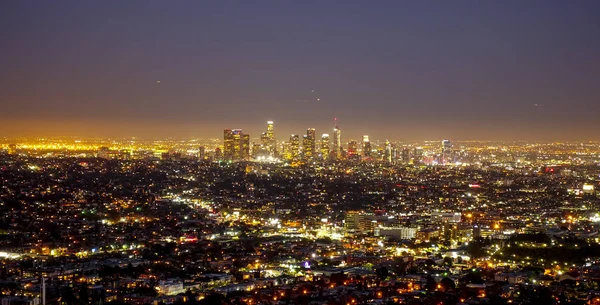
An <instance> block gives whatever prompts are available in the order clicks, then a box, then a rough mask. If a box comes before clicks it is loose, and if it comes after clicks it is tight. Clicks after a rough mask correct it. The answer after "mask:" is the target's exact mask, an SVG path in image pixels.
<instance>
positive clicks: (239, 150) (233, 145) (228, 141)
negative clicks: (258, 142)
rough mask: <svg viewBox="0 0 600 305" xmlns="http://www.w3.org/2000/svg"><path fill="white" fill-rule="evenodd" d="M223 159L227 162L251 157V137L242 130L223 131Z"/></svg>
mask: <svg viewBox="0 0 600 305" xmlns="http://www.w3.org/2000/svg"><path fill="white" fill-rule="evenodd" d="M223 157H224V158H225V160H231V161H239V160H247V159H248V158H249V157H250V135H247V134H244V133H243V132H242V130H241V129H225V130H224V131H223Z"/></svg>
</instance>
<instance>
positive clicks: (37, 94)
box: [0, 0, 600, 141]
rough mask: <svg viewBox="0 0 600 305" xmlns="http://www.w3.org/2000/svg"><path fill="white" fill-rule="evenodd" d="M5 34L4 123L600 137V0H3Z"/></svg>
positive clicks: (1, 35) (187, 133)
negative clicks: (271, 122) (271, 124)
mask: <svg viewBox="0 0 600 305" xmlns="http://www.w3.org/2000/svg"><path fill="white" fill-rule="evenodd" d="M0 41H1V45H0V55H1V56H0V106H1V110H0V115H1V121H2V122H1V124H0V136H38V135H39V136H52V135H56V136H58V135H75V136H137V137H147V138H150V137H153V138H156V137H168V136H171V137H221V136H222V130H223V129H224V128H243V129H244V130H245V131H247V132H249V133H251V135H252V137H253V138H255V137H258V136H259V133H260V132H261V131H263V129H265V128H266V121H267V120H274V121H275V124H276V135H277V137H278V139H280V140H284V139H285V138H287V137H288V135H289V134H290V133H300V134H302V133H304V132H305V130H306V128H307V127H314V128H316V129H317V134H321V133H332V128H333V118H334V117H337V118H338V120H339V125H340V128H341V129H342V130H343V138H344V141H346V140H349V139H350V138H354V139H360V138H359V135H361V134H369V135H371V138H373V139H386V138H389V139H390V140H400V141H405V140H406V141H408V140H427V139H432V140H433V139H442V138H450V139H453V140H469V139H480V140H512V139H514V140H544V141H549V140H599V139H600V1H596V0H594V1H591V0H590V1H583V0H582V1H579V0H572V1H571V0H564V1H548V0H544V1H532V0H527V1H516V0H515V1H512V0H508V1H447V0H444V1H414V2H409V1H349V0H344V1H306V0H302V1H260V0H259V1H130V0H128V1H116V0H115V1H112V0H108V1H83V0H77V1H59V0H57V1H27V0H19V1H1V2H0ZM159 81H160V83H159Z"/></svg>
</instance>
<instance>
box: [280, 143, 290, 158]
mask: <svg viewBox="0 0 600 305" xmlns="http://www.w3.org/2000/svg"><path fill="white" fill-rule="evenodd" d="M281 147H282V148H283V149H282V155H281V156H282V157H283V159H284V160H286V161H291V160H292V145H291V142H282V143H281Z"/></svg>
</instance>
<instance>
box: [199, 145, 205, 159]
mask: <svg viewBox="0 0 600 305" xmlns="http://www.w3.org/2000/svg"><path fill="white" fill-rule="evenodd" d="M198 159H199V160H200V161H202V160H204V159H206V148H205V147H204V146H200V147H198Z"/></svg>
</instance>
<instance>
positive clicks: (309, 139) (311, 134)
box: [302, 128, 317, 161]
mask: <svg viewBox="0 0 600 305" xmlns="http://www.w3.org/2000/svg"><path fill="white" fill-rule="evenodd" d="M316 146H317V139H316V133H315V129H314V128H309V129H307V130H306V135H305V136H304V137H303V140H302V147H303V149H304V150H303V156H304V160H305V161H310V160H312V159H313V158H314V155H315V149H316Z"/></svg>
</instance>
